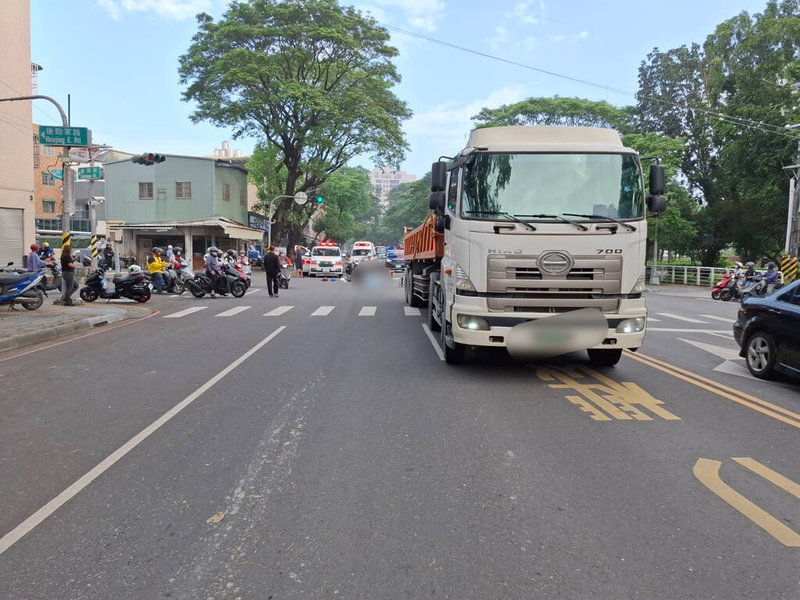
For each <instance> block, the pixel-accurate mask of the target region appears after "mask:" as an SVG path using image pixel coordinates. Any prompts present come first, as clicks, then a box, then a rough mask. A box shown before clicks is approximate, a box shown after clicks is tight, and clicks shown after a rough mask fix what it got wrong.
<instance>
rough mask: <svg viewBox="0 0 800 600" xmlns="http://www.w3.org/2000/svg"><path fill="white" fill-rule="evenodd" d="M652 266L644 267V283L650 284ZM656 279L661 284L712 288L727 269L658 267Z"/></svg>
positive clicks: (676, 266)
mask: <svg viewBox="0 0 800 600" xmlns="http://www.w3.org/2000/svg"><path fill="white" fill-rule="evenodd" d="M652 268H653V267H652V265H647V266H646V267H645V271H646V276H645V283H647V284H649V283H650V272H651V270H652ZM657 270H658V278H659V280H660V282H661V283H662V284H663V283H678V284H682V285H699V286H703V287H714V286H715V285H716V284H717V283H718V282H719V281H720V280H721V279H722V277H723V276H724V275H725V271H727V270H728V269H721V268H719V267H690V266H678V265H658V267H657Z"/></svg>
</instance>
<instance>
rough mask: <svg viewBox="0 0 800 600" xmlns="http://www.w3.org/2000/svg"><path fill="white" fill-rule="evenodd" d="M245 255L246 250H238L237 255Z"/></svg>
mask: <svg viewBox="0 0 800 600" xmlns="http://www.w3.org/2000/svg"><path fill="white" fill-rule="evenodd" d="M246 255H247V252H245V251H244V250H239V256H246Z"/></svg>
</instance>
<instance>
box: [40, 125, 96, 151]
mask: <svg viewBox="0 0 800 600" xmlns="http://www.w3.org/2000/svg"><path fill="white" fill-rule="evenodd" d="M39 143H40V144H42V145H43V146H88V145H89V130H88V129H87V128H86V127H57V126H55V125H47V126H40V127H39Z"/></svg>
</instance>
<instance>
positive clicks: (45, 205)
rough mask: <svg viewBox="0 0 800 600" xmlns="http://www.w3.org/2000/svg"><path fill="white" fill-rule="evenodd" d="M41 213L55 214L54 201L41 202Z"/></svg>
mask: <svg viewBox="0 0 800 600" xmlns="http://www.w3.org/2000/svg"><path fill="white" fill-rule="evenodd" d="M42 212H44V213H51V214H55V212H56V201H55V200H42Z"/></svg>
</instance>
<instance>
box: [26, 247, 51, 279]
mask: <svg viewBox="0 0 800 600" xmlns="http://www.w3.org/2000/svg"><path fill="white" fill-rule="evenodd" d="M25 266H26V267H27V269H28V271H31V272H36V271H41V270H42V269H44V268H45V267H46V266H47V263H46V262H44V261H43V260H42V259H41V258H39V246H38V244H31V252H30V254H28V262H27V264H26V265H25Z"/></svg>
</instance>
